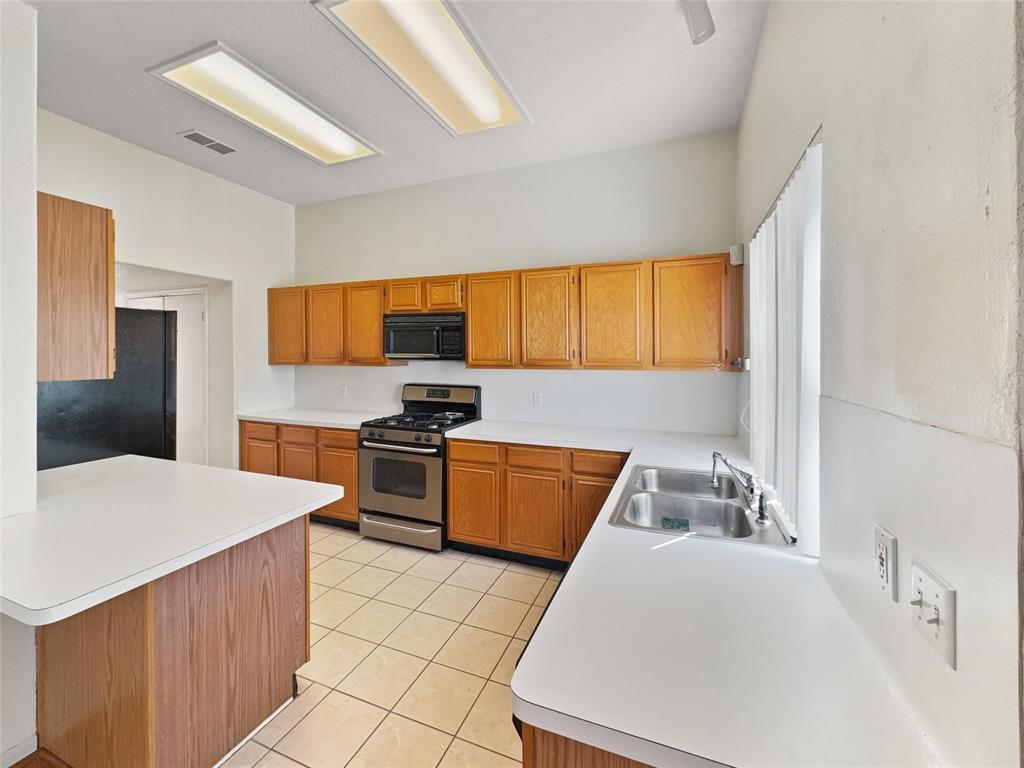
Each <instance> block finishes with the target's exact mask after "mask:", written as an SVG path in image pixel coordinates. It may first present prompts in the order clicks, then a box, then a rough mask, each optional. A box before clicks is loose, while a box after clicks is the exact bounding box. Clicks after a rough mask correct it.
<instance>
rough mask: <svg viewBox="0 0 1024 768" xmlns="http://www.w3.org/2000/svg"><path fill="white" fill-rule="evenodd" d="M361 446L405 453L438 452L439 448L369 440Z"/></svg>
mask: <svg viewBox="0 0 1024 768" xmlns="http://www.w3.org/2000/svg"><path fill="white" fill-rule="evenodd" d="M361 446H362V447H363V448H380V449H382V450H385V451H404V452H405V453H437V448H414V447H413V446H411V445H409V446H405V445H387V444H385V443H371V442H370V441H369V440H364V441H363V442H362V444H361Z"/></svg>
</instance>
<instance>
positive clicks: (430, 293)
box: [423, 275, 465, 312]
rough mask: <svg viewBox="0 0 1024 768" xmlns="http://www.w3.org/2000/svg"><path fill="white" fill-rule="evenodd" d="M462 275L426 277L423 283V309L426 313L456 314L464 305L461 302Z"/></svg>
mask: <svg viewBox="0 0 1024 768" xmlns="http://www.w3.org/2000/svg"><path fill="white" fill-rule="evenodd" d="M462 284H463V277H462V275H454V276H450V277H428V278H426V279H424V281H423V301H424V307H423V308H424V309H426V310H427V312H456V311H459V310H461V309H462V308H463V307H464V306H465V305H464V303H463V300H462Z"/></svg>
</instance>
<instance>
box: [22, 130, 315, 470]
mask: <svg viewBox="0 0 1024 768" xmlns="http://www.w3.org/2000/svg"><path fill="white" fill-rule="evenodd" d="M39 188H40V189H42V190H43V191H45V192H51V193H53V194H57V195H62V196H64V197H70V198H73V199H76V200H82V201H85V202H89V203H93V204H95V205H102V206H104V207H107V208H112V209H113V211H114V217H115V219H116V221H117V245H116V248H117V259H118V260H119V261H125V262H129V263H131V264H137V265H140V266H146V267H155V268H158V269H170V270H175V271H178V272H187V273H192V274H195V275H204V276H207V277H211V278H215V279H218V280H225V281H229V282H231V284H232V288H231V291H230V300H231V302H232V306H231V313H232V325H233V332H232V340H233V347H234V350H233V354H232V356H231V358H229V359H233V371H232V373H233V379H234V397H233V399H234V402H233V403H232V404H231V405H230V407H225V406H227V403H225V402H223V398H211V400H210V434H211V443H210V451H211V463H221V464H223V463H228V462H227V461H225V459H226V457H228V456H232V457H234V459H235V460H237V450H238V449H237V440H235V439H234V438H233V435H234V434H235V430H236V424H235V414H237V413H239V412H244V411H258V410H262V409H266V408H277V407H281V406H287V405H291V404H292V402H293V397H294V376H293V371H292V369H291V367H289V366H269V365H267V298H266V289H267V288H268V287H270V286H273V285H284V284H288V283H291V282H293V281H294V254H295V228H294V225H295V217H294V210H295V209H294V208H293V207H292V206H291V205H288V204H286V203H282V202H280V201H278V200H274V199H272V198H269V197H266V196H265V195H261V194H259V193H257V192H253V191H251V190H248V189H245V188H243V187H240V186H238V185H236V184H232V183H231V182H228V181H224V180H223V179H220V178H217V177H216V176H211V175H210V174H208V173H205V172H203V171H199V170H196V169H194V168H190V167H189V166H186V165H183V164H181V163H178V162H176V161H174V160H170V159H168V158H166V157H163V156H161V155H157V154H155V153H153V152H149V151H148V150H145V149H142V148H140V147H137V146H134V145H133V144H128V143H127V142H124V141H121V140H119V139H115V138H113V137H111V136H108V135H106V134H104V133H100V132H99V131H95V130H93V129H91V128H87V127H86V126H84V125H81V124H79V123H75V122H73V121H71V120H68V119H66V118H64V117H60V116H59V115H55V114H53V113H51V112H47V111H45V110H39ZM212 301H213V297H211V302H212ZM216 308H217V307H216V306H215V305H214V304H211V313H213V312H214V311H215V310H216ZM218 346H221V347H222V345H218ZM220 352H221V353H222V354H223V353H224V350H223V349H222V348H221V349H220ZM210 353H211V366H210V376H211V378H213V377H214V376H215V369H216V360H215V358H214V357H213V355H214V354H216V350H215V345H214V339H212V338H211V348H210ZM221 359H223V358H221ZM215 433H216V437H215V436H214V435H215ZM228 443H230V446H229V445H228ZM228 450H230V453H227V451H228ZM215 451H216V455H217V459H216V460H214V455H215Z"/></svg>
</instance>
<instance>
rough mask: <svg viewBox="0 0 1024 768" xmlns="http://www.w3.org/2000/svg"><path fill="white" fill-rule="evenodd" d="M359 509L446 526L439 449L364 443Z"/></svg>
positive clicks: (367, 441) (360, 471) (361, 461)
mask: <svg viewBox="0 0 1024 768" xmlns="http://www.w3.org/2000/svg"><path fill="white" fill-rule="evenodd" d="M359 506H360V508H362V509H366V510H370V511H373V512H383V513H385V514H389V515H399V516H401V517H410V518H413V519H416V520H426V521H428V522H432V523H441V522H443V521H442V519H441V516H442V512H443V510H444V460H443V459H442V458H441V451H440V449H439V448H427V447H423V448H420V447H418V446H417V447H413V446H411V445H410V446H404V445H386V444H384V443H372V442H370V441H369V440H366V441H364V442H363V443H362V444H361V446H360V448H359Z"/></svg>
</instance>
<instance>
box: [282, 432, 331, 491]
mask: <svg viewBox="0 0 1024 768" xmlns="http://www.w3.org/2000/svg"><path fill="white" fill-rule="evenodd" d="M279 451H280V454H281V458H280V465H279V470H280V471H279V472H278V474H279V475H280V476H281V477H293V478H295V479H296V480H317V479H319V478H317V475H316V446H315V445H297V444H295V443H280V444H279ZM345 490H346V492H348V489H347V488H346V489H345Z"/></svg>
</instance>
